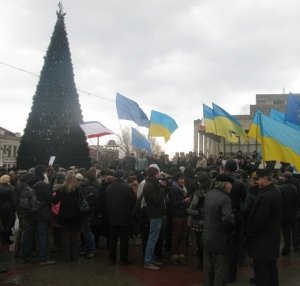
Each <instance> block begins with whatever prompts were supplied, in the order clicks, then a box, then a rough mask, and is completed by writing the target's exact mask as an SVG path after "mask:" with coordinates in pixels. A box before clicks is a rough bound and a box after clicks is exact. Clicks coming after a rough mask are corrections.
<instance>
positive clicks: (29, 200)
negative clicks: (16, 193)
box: [19, 183, 40, 213]
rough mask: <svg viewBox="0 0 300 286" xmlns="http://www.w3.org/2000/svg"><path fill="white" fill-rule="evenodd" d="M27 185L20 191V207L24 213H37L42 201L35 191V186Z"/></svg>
mask: <svg viewBox="0 0 300 286" xmlns="http://www.w3.org/2000/svg"><path fill="white" fill-rule="evenodd" d="M37 184H38V183H36V184H34V185H33V187H30V186H28V185H27V186H25V187H24V188H23V189H22V190H21V192H20V198H19V208H20V210H21V211H22V212H24V213H35V212H37V211H38V210H39V207H40V202H39V200H38V199H37V196H36V193H35V187H36V185H37Z"/></svg>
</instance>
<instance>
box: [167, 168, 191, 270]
mask: <svg viewBox="0 0 300 286" xmlns="http://www.w3.org/2000/svg"><path fill="white" fill-rule="evenodd" d="M168 196H169V205H168V209H169V214H170V216H171V223H172V248H171V254H172V256H171V262H172V263H173V264H182V265H185V264H186V244H187V243H186V240H187V216H188V213H187V207H188V205H189V204H190V202H191V198H190V197H189V196H188V193H187V190H186V188H185V185H184V174H183V173H181V172H178V173H175V174H174V175H173V182H172V186H171V188H170V191H169V194H168Z"/></svg>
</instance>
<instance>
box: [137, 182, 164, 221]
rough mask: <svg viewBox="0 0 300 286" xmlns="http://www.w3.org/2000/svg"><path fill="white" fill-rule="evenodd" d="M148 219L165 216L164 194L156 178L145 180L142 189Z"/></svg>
mask: <svg viewBox="0 0 300 286" xmlns="http://www.w3.org/2000/svg"><path fill="white" fill-rule="evenodd" d="M143 194H144V198H145V202H146V204H147V207H146V209H147V213H148V217H149V219H153V218H160V217H163V216H164V215H165V214H166V206H165V201H164V198H165V192H164V190H163V189H161V188H160V185H159V181H158V179H156V178H147V179H146V183H145V185H144V188H143Z"/></svg>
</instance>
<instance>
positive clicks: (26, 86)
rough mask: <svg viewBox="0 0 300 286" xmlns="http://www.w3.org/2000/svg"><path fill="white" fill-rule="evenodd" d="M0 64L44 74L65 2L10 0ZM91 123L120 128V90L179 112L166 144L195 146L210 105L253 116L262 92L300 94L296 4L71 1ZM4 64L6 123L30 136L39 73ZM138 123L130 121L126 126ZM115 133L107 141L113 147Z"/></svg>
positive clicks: (0, 91)
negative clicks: (117, 104) (195, 136)
mask: <svg viewBox="0 0 300 286" xmlns="http://www.w3.org/2000/svg"><path fill="white" fill-rule="evenodd" d="M0 4H1V9H0V40H1V45H0V62H1V63H5V64H8V65H12V66H15V67H18V68H20V69H23V70H26V71H29V72H31V73H33V74H36V75H39V74H40V71H41V69H42V66H43V64H44V56H45V54H46V50H47V48H48V45H49V43H50V37H51V35H52V33H53V29H54V25H55V22H56V11H57V9H58V7H57V4H58V1H55V0H42V1H41V0H30V1H29V0H9V1H8V0H5V1H4V0H0ZM63 8H64V11H65V12H66V16H65V24H66V29H67V33H68V39H69V44H70V50H71V56H72V63H73V68H74V74H75V83H76V87H77V88H78V89H79V90H83V91H86V92H89V93H91V94H93V95H87V94H85V93H82V92H80V91H78V93H79V99H80V104H81V108H82V111H83V117H84V120H85V121H89V120H93V121H100V122H101V123H102V124H104V125H105V126H107V127H108V128H110V129H112V130H113V131H115V132H116V133H119V131H120V123H119V120H118V117H117V112H116V107H115V96H116V92H119V93H121V94H122V95H124V96H126V97H128V98H130V99H132V100H134V101H136V102H137V103H138V104H139V105H140V107H141V108H142V109H143V110H144V111H145V113H146V114H147V115H148V116H149V117H150V112H151V109H154V110H157V111H160V112H163V113H166V114H168V115H170V116H171V117H173V118H174V119H175V120H176V122H177V124H178V126H179V128H178V129H177V130H176V131H175V132H174V133H173V135H172V137H171V139H170V140H169V142H168V143H167V144H165V145H164V148H165V150H166V151H167V152H168V153H169V154H170V155H173V154H174V152H175V151H185V152H187V151H190V150H192V149H193V121H194V120H195V119H201V117H202V104H203V103H205V104H207V105H209V106H211V103H212V102H214V103H216V104H218V105H219V106H221V107H222V108H224V109H225V110H226V111H228V112H229V113H231V114H249V105H250V104H255V95H256V94H260V93H282V92H283V89H284V88H285V91H286V92H287V93H288V92H299V90H300V88H299V87H300V73H299V71H300V33H299V31H300V16H299V11H300V2H299V1H296V0H293V1H291V0H285V1H283V0H281V1H277V0H263V1H262V0H243V1H240V0H227V1H224V0H197V1H194V0H188V1H187V0H180V1H179V0H131V1H124V0H107V1H103V0H85V1H74V0H63ZM1 63H0V96H1V112H0V126H1V127H4V128H6V129H8V130H10V131H13V132H20V133H23V129H24V128H25V125H26V121H27V118H28V114H29V112H30V110H31V105H32V97H33V95H34V93H35V90H36V85H37V83H38V78H37V77H36V76H33V75H30V74H28V73H24V72H21V71H18V70H15V69H12V68H10V67H8V66H6V65H4V64H1ZM126 124H128V122H126V121H125V122H124V121H122V122H121V126H122V127H124V126H126ZM107 139H108V138H104V137H103V138H102V139H101V142H100V143H103V144H104V143H105V142H106V141H107Z"/></svg>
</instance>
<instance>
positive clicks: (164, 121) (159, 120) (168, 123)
mask: <svg viewBox="0 0 300 286" xmlns="http://www.w3.org/2000/svg"><path fill="white" fill-rule="evenodd" d="M177 128H178V126H177V123H176V121H175V120H174V119H173V118H172V117H170V116H169V115H166V114H164V113H161V112H158V111H155V110H152V111H151V117H150V127H149V136H152V137H164V139H165V142H167V141H168V140H169V139H170V137H171V134H172V133H173V132H174V131H175V130H176V129H177Z"/></svg>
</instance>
